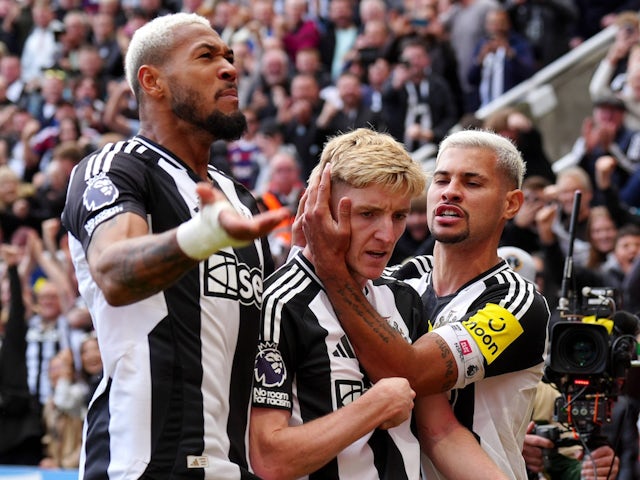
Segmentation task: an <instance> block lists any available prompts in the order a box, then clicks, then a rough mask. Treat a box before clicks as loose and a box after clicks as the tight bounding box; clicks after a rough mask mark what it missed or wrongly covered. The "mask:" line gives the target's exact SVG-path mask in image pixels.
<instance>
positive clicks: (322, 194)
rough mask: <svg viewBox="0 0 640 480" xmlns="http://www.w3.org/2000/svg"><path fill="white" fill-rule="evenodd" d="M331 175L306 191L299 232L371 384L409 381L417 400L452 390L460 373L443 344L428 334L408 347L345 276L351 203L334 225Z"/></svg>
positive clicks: (326, 174) (344, 204)
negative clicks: (387, 380) (384, 380)
mask: <svg viewBox="0 0 640 480" xmlns="http://www.w3.org/2000/svg"><path fill="white" fill-rule="evenodd" d="M330 175H331V171H330V169H329V168H326V169H325V171H324V172H323V174H322V178H321V181H320V183H319V184H318V185H310V186H309V189H308V191H307V192H308V193H307V202H306V206H305V213H304V218H303V222H302V223H303V230H304V236H305V239H306V241H307V244H308V245H309V248H310V249H311V252H312V255H313V261H314V265H315V268H316V273H317V274H318V276H319V277H320V278H321V279H322V282H323V284H324V287H325V289H326V291H327V294H328V295H329V298H330V300H331V304H332V306H333V308H334V310H335V312H336V314H337V315H338V318H339V319H340V323H341V324H342V326H343V328H344V329H345V331H346V332H347V334H348V335H349V338H350V339H352V343H353V345H354V348H355V350H356V355H357V357H358V359H359V360H360V363H362V364H363V365H364V367H365V369H366V370H367V373H368V374H369V376H370V377H371V378H372V379H374V380H378V379H381V378H385V377H394V376H398V377H404V378H407V379H408V380H409V382H410V384H411V387H412V388H413V389H414V390H416V393H417V394H418V396H421V395H429V394H433V393H440V392H444V391H447V390H450V389H451V388H452V387H453V385H454V384H455V382H456V379H457V378H458V369H457V365H456V362H455V359H454V358H453V354H452V352H451V350H450V349H449V347H448V346H447V344H446V342H445V341H444V340H443V339H442V338H441V337H440V336H439V335H437V334H435V333H428V334H426V335H423V336H422V337H420V339H419V340H418V341H417V342H416V343H415V344H414V345H410V344H408V343H407V342H406V341H405V340H404V339H403V338H402V336H401V335H400V334H399V333H398V332H397V331H396V330H395V329H394V328H393V327H392V326H390V325H389V323H388V322H387V321H386V319H384V318H382V317H381V316H380V315H379V314H378V312H377V311H376V310H375V308H374V307H373V306H372V305H371V304H370V303H369V301H368V300H367V299H366V298H365V296H364V294H363V293H362V291H361V289H360V287H359V286H358V285H357V284H356V282H355V281H354V280H353V278H352V276H351V275H350V274H349V271H348V269H347V265H346V262H345V252H346V251H347V248H348V246H349V239H350V235H351V233H350V231H349V214H350V202H349V200H348V199H346V198H343V199H342V200H341V201H340V205H339V211H338V212H337V217H338V218H337V219H336V220H334V219H333V218H332V216H331V212H330V209H329V198H330V195H331V191H330V183H331V181H330V178H331V177H330ZM381 352H384V354H382V353H381ZM426 365H428V366H429V367H428V368H425V366H426Z"/></svg>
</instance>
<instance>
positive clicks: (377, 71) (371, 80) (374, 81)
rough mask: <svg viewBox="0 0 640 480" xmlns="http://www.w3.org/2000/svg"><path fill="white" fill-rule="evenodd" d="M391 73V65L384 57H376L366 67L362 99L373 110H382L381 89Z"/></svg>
mask: <svg viewBox="0 0 640 480" xmlns="http://www.w3.org/2000/svg"><path fill="white" fill-rule="evenodd" d="M390 75H391V66H390V65H389V62H388V61H387V60H385V59H384V58H378V59H377V60H376V61H375V62H373V63H372V64H371V65H369V68H368V69H367V78H366V83H367V87H369V89H368V90H367V92H366V94H365V97H364V101H365V103H366V104H367V105H368V106H369V108H371V110H372V111H374V112H381V111H382V91H383V90H384V86H385V85H386V83H387V81H388V80H389V77H390Z"/></svg>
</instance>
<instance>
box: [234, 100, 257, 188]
mask: <svg viewBox="0 0 640 480" xmlns="http://www.w3.org/2000/svg"><path fill="white" fill-rule="evenodd" d="M242 113H244V116H245V118H246V119H247V131H246V132H245V133H244V134H243V135H242V137H241V138H240V139H239V140H236V141H233V142H229V143H228V145H227V161H228V162H229V170H230V171H231V174H232V175H233V177H234V178H235V179H236V180H238V182H240V183H241V184H242V185H244V186H245V187H246V188H247V189H248V190H254V189H255V188H256V184H257V181H258V176H259V174H260V170H261V169H262V168H264V166H265V164H266V159H265V157H264V154H263V153H262V151H261V150H260V147H259V146H258V143H257V142H256V136H257V134H258V128H259V126H260V123H259V121H258V115H257V114H256V112H254V111H253V110H251V109H249V108H246V109H244V110H243V112H242Z"/></svg>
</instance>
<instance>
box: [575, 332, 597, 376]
mask: <svg viewBox="0 0 640 480" xmlns="http://www.w3.org/2000/svg"><path fill="white" fill-rule="evenodd" d="M573 337H574V338H571V339H567V347H568V349H569V351H568V352H567V358H568V359H569V360H571V362H572V363H573V364H574V365H576V367H578V368H585V367H588V366H589V365H591V364H592V363H593V361H594V359H596V358H598V352H597V344H596V343H594V341H593V338H591V337H589V336H586V335H583V334H581V333H578V334H577V335H573Z"/></svg>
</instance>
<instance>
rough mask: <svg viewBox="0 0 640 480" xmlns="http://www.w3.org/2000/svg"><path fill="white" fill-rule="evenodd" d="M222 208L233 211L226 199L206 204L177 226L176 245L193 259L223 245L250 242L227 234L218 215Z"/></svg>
mask: <svg viewBox="0 0 640 480" xmlns="http://www.w3.org/2000/svg"><path fill="white" fill-rule="evenodd" d="M223 210H233V211H235V209H234V208H233V206H232V205H231V204H230V203H229V202H227V201H218V202H215V203H211V204H207V205H205V206H204V207H202V208H201V209H200V211H199V212H198V213H197V214H196V216H195V217H193V218H192V219H191V220H188V221H186V222H184V223H183V224H181V225H180V226H179V227H178V231H177V232H176V239H177V241H178V246H179V247H180V249H181V250H182V251H183V252H184V253H185V254H186V255H187V256H189V257H191V258H193V259H194V260H204V259H205V258H209V257H210V256H211V255H212V254H214V253H215V252H217V251H218V250H220V249H222V248H224V247H241V246H243V245H247V244H249V243H250V242H249V241H245V240H237V239H235V238H233V237H231V236H229V234H228V233H227V232H226V230H225V229H224V228H222V226H220V222H219V221H218V217H219V216H220V212H222V211H223Z"/></svg>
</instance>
